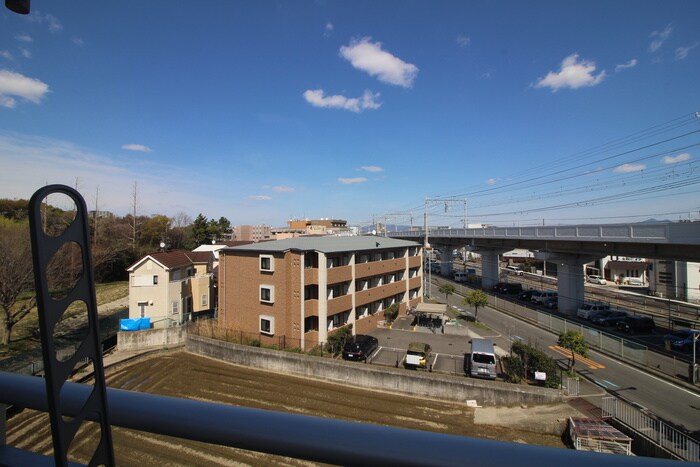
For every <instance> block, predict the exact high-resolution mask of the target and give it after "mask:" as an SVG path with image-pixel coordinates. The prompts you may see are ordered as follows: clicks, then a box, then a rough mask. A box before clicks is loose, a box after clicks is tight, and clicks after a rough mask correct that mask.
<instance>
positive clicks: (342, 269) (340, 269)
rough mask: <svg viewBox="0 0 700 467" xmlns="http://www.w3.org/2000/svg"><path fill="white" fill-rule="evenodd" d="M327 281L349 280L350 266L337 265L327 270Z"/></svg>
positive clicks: (335, 282)
mask: <svg viewBox="0 0 700 467" xmlns="http://www.w3.org/2000/svg"><path fill="white" fill-rule="evenodd" d="M327 275H328V283H329V284H337V283H339V282H349V281H351V280H352V266H337V267H334V268H329V269H328V270H327Z"/></svg>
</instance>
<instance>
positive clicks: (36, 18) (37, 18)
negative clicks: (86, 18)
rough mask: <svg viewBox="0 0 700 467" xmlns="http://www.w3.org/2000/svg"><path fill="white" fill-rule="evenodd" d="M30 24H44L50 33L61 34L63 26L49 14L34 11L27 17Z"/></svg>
mask: <svg viewBox="0 0 700 467" xmlns="http://www.w3.org/2000/svg"><path fill="white" fill-rule="evenodd" d="M27 19H28V20H29V21H30V22H33V23H38V24H44V23H46V24H47V25H48V27H49V31H51V32H61V31H62V30H63V24H61V21H60V20H59V19H58V18H56V17H55V16H54V15H51V14H46V15H44V14H42V13H41V12H40V11H38V10H37V11H34V12H33V13H32V14H31V15H28V16H27Z"/></svg>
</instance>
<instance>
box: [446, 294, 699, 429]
mask: <svg viewBox="0 0 700 467" xmlns="http://www.w3.org/2000/svg"><path fill="white" fill-rule="evenodd" d="M461 300H462V297H461V296H459V295H452V296H450V301H449V303H450V304H451V305H455V306H459V307H463V306H462V305H461V304H460V302H461ZM479 321H481V322H483V323H484V324H486V325H487V326H488V327H489V328H491V329H492V330H493V331H494V332H493V333H492V335H491V336H488V337H491V338H493V340H494V342H495V343H496V344H497V345H499V346H501V347H502V348H504V349H509V348H510V341H511V340H513V339H520V340H522V341H523V342H526V343H529V344H531V345H537V346H539V347H540V348H541V349H543V350H545V351H546V352H547V353H548V354H549V355H551V356H552V357H553V358H555V359H564V358H565V357H564V356H563V355H562V354H561V353H559V352H557V351H556V350H555V349H552V348H551V347H555V346H556V342H557V336H556V335H554V334H552V333H550V332H548V331H545V330H542V329H540V328H538V327H536V326H533V325H531V324H529V323H526V322H523V321H520V320H518V319H516V318H513V317H511V316H509V315H507V314H505V313H501V312H499V311H497V310H495V309H492V308H490V307H487V308H485V309H481V310H480V311H479ZM484 337H487V335H485V336H484ZM588 357H589V360H590V361H591V362H592V363H590V366H589V365H586V364H585V363H584V362H578V363H577V364H576V370H578V372H579V373H581V375H582V376H584V377H585V378H587V379H589V380H590V381H592V382H593V383H594V384H596V385H597V386H599V387H600V388H601V389H603V390H605V391H606V392H608V393H610V394H615V395H617V396H619V397H621V398H623V399H625V400H626V401H628V402H631V403H634V404H637V405H638V406H639V407H640V408H642V409H645V410H648V411H649V412H652V413H654V414H656V415H657V416H659V417H660V418H662V419H664V420H666V421H668V422H671V423H672V424H674V425H676V426H678V427H682V428H684V429H685V430H687V431H688V432H696V433H700V394H698V393H696V392H692V391H690V390H688V389H685V388H683V387H680V386H677V385H674V384H672V383H670V382H668V381H665V380H662V379H660V378H658V377H656V376H653V375H650V374H648V373H645V372H643V371H640V370H638V369H637V368H635V367H632V366H629V365H626V364H625V363H623V362H619V361H617V360H614V359H612V358H609V357H607V356H605V355H602V354H599V353H597V352H589V356H588Z"/></svg>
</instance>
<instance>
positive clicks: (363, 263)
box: [218, 237, 423, 349]
mask: <svg viewBox="0 0 700 467" xmlns="http://www.w3.org/2000/svg"><path fill="white" fill-rule="evenodd" d="M422 264H423V248H422V246H421V245H420V244H418V243H415V242H410V241H405V240H396V239H392V238H384V237H300V238H290V239H285V240H278V241H272V242H265V243H258V244H251V245H244V246H238V247H232V248H225V249H223V250H221V251H220V254H219V277H218V280H219V288H218V289H219V313H218V314H219V317H218V320H219V325H220V326H223V327H225V328H228V329H236V330H241V331H244V332H251V333H259V336H260V339H261V340H262V341H263V342H266V341H267V342H270V343H277V342H278V340H279V339H280V338H281V337H282V336H284V338H285V339H286V340H287V342H289V341H291V342H293V343H294V345H296V342H299V347H300V348H302V349H309V348H311V347H313V346H315V345H317V344H319V343H320V342H325V341H326V340H327V338H328V334H329V332H332V331H333V330H335V329H337V328H339V327H341V326H343V325H346V324H349V323H352V324H353V333H354V334H362V333H366V332H368V331H370V330H371V329H374V328H375V327H376V326H377V322H378V321H379V320H383V319H384V314H383V313H382V311H383V310H384V309H385V308H387V307H389V306H391V305H392V304H394V303H398V304H399V306H400V312H405V310H406V308H407V307H408V306H414V305H416V304H418V303H420V302H421V301H422V295H423V294H422V287H423V285H422Z"/></svg>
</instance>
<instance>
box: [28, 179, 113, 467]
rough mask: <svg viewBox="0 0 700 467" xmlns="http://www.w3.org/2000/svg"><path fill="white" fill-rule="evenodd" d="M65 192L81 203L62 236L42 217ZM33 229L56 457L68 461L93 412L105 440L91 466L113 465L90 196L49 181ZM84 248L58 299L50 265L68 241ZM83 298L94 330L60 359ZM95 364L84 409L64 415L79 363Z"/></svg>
mask: <svg viewBox="0 0 700 467" xmlns="http://www.w3.org/2000/svg"><path fill="white" fill-rule="evenodd" d="M53 194H63V195H66V196H68V197H70V198H71V199H72V200H73V202H74V203H75V206H76V216H75V219H74V220H73V221H72V223H71V224H70V225H69V226H68V227H67V228H66V229H65V230H64V231H63V232H62V233H60V234H59V235H56V236H52V235H48V234H47V233H46V232H45V231H44V228H43V225H44V224H43V222H42V217H41V208H42V202H43V201H44V199H45V198H46V197H47V196H48V195H53ZM29 227H30V236H31V241H32V259H33V263H34V283H35V288H36V295H37V307H38V309H39V329H40V332H41V346H42V354H43V359H44V370H45V372H46V375H45V379H46V393H47V397H48V406H49V416H50V419H51V435H52V438H53V451H54V460H55V463H56V465H58V466H65V465H68V450H69V448H70V445H71V443H72V441H73V439H74V438H75V435H76V433H77V431H78V429H79V428H80V426H81V424H82V423H83V422H84V421H85V420H86V418H87V415H88V414H91V415H92V416H93V417H94V418H93V420H99V425H100V441H99V444H98V445H97V447H96V448H95V452H94V453H93V455H92V458H91V459H90V463H89V465H91V466H99V465H105V466H113V465H114V450H113V447H112V433H111V428H110V424H109V419H108V416H107V415H108V414H107V392H106V385H105V375H104V367H103V364H102V351H101V346H100V339H99V328H98V315H97V301H96V299H95V281H94V277H93V271H92V258H91V254H90V237H89V231H88V227H89V225H88V212H87V206H86V204H85V200H84V199H83V197H82V196H81V195H80V193H78V192H77V191H76V190H74V189H73V188H70V187H68V186H65V185H49V186H46V187H44V188H41V189H40V190H38V191H37V192H36V193H34V195H33V196H32V198H31V200H30V202H29ZM70 242H73V243H75V244H77V245H78V246H79V247H80V255H81V259H82V266H83V270H82V274H81V275H80V277H79V279H78V280H77V282H76V283H75V286H74V287H73V289H72V290H70V291H69V292H68V293H67V295H66V296H65V297H64V298H61V299H58V300H56V299H54V298H52V297H51V295H50V292H51V291H50V290H49V278H48V272H49V264H50V261H51V259H52V258H53V257H54V255H55V254H56V253H57V252H58V251H59V249H61V247H63V246H64V245H67V244H68V243H70ZM76 301H79V302H83V303H84V304H85V309H87V314H88V325H89V332H88V334H87V336H86V337H85V339H84V340H83V341H82V342H80V343H79V344H78V349H77V350H76V352H75V354H74V355H73V356H72V357H71V358H69V359H67V360H66V361H60V360H59V359H58V358H57V355H56V351H57V350H58V349H56V346H55V342H54V330H55V327H56V324H57V323H58V322H59V321H60V319H61V317H62V316H63V314H64V313H65V312H66V309H67V308H68V306H69V305H70V304H71V303H73V302H76ZM85 360H87V361H89V362H90V363H92V366H93V371H94V378H95V379H94V381H95V384H94V387H93V390H92V391H91V392H90V395H89V396H88V398H87V399H86V400H85V403H84V405H83V407H82V409H81V410H80V412H79V413H77V414H75V416H72V417H67V416H64V412H63V410H62V402H61V388H62V387H63V385H64V383H65V382H66V381H67V380H68V378H69V377H70V375H71V372H72V371H73V369H74V368H75V366H76V364H77V363H78V362H80V361H85Z"/></svg>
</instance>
